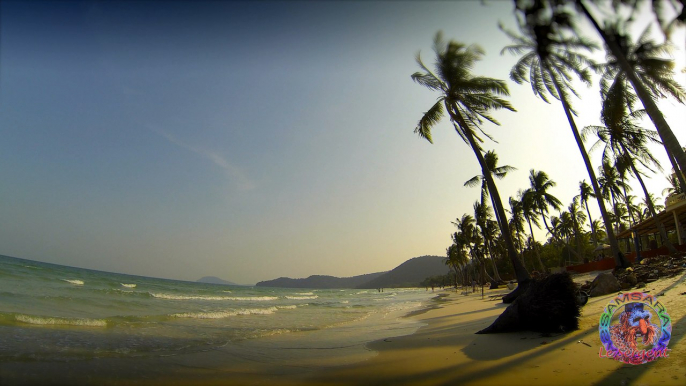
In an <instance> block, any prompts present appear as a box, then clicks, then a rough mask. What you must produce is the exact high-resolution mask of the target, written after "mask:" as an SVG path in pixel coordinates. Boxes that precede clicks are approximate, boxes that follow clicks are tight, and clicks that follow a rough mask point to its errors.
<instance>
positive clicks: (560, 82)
mask: <svg viewBox="0 0 686 386" xmlns="http://www.w3.org/2000/svg"><path fill="white" fill-rule="evenodd" d="M564 16H565V14H564V13H553V14H552V15H544V13H542V12H539V13H537V12H533V13H529V14H527V18H526V19H525V21H523V22H522V23H520V25H519V28H520V31H521V32H522V34H523V35H522V36H518V35H516V34H515V33H513V32H510V31H508V30H506V29H505V28H503V27H502V26H500V28H501V30H503V32H505V34H507V35H508V36H509V37H510V39H512V41H513V42H514V44H513V45H510V46H507V47H505V48H503V50H502V52H505V51H508V52H510V53H513V54H518V55H522V57H521V58H520V59H519V60H518V61H517V63H516V64H515V65H514V67H513V68H512V70H511V71H510V78H511V79H512V80H513V81H515V82H516V83H518V84H522V83H524V82H529V83H530V84H531V88H532V90H533V92H534V95H536V96H539V97H541V99H543V100H544V101H545V102H548V103H549V101H548V98H547V95H548V94H550V95H552V96H553V98H555V99H558V100H559V101H560V102H561V103H562V108H563V110H564V112H565V115H566V116H567V121H568V122H569V126H570V128H571V129H572V133H573V134H574V139H575V140H576V144H577V146H578V148H579V151H580V153H581V157H582V158H583V161H584V164H585V165H586V170H587V172H588V175H589V178H590V180H591V186H593V191H594V193H595V195H596V198H597V201H598V206H599V208H600V213H601V215H602V217H603V220H604V221H605V226H610V221H609V216H608V213H607V210H606V209H605V203H604V202H603V200H602V198H601V194H600V187H599V185H598V181H597V180H596V177H595V172H594V170H593V165H592V164H591V160H590V158H589V157H588V153H587V152H586V149H585V148H584V144H583V141H582V139H581V136H580V134H579V130H578V128H577V126H576V122H575V121H574V117H573V115H574V111H573V109H572V106H571V102H570V101H569V94H570V93H571V94H574V95H576V92H575V91H574V88H573V87H572V85H571V80H572V76H573V75H574V76H576V77H577V78H578V79H579V80H581V81H582V82H584V83H586V84H587V85H590V84H591V75H590V72H589V71H588V70H587V69H586V68H584V65H592V64H593V63H592V62H591V61H590V60H589V59H588V58H586V57H585V56H584V55H582V54H581V53H580V52H579V51H581V50H587V51H590V50H591V49H592V48H593V47H594V44H593V43H591V42H590V41H587V40H585V39H583V38H580V37H564V36H562V33H561V31H560V28H558V21H559V20H560V19H565V17H564ZM565 20H568V19H565ZM502 52H501V53H502ZM607 233H608V239H609V240H608V241H609V243H610V246H611V248H612V253H613V255H615V256H616V259H617V265H618V266H620V267H625V266H628V265H629V264H628V262H627V261H626V260H625V259H623V255H620V254H619V253H620V251H619V244H618V243H617V239H616V238H615V236H614V234H613V233H612V232H611V229H608V232H607Z"/></svg>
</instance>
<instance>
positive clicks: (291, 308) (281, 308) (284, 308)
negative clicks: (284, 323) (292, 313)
mask: <svg viewBox="0 0 686 386" xmlns="http://www.w3.org/2000/svg"><path fill="white" fill-rule="evenodd" d="M276 308H278V309H280V310H294V309H296V308H298V306H296V305H292V306H276Z"/></svg>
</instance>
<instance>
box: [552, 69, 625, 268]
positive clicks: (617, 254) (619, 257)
mask: <svg viewBox="0 0 686 386" xmlns="http://www.w3.org/2000/svg"><path fill="white" fill-rule="evenodd" d="M546 70H547V68H546ZM548 72H550V71H548ZM551 76H552V74H551ZM553 82H554V83H555V89H556V90H557V93H558V95H559V96H560V102H562V107H563V108H564V110H565V115H567V121H569V126H570V127H571V128H572V133H573V134H574V139H575V140H576V145H577V146H578V147H579V151H580V152H581V157H582V158H583V159H584V164H585V165H586V171H587V172H588V176H589V178H590V179H591V186H593V192H594V193H595V196H596V199H597V201H598V207H599V208H600V214H601V215H602V216H603V221H604V222H605V230H606V231H607V241H608V242H609V243H610V248H611V249H612V255H613V256H614V258H615V262H616V264H617V266H618V267H623V268H626V267H629V266H630V265H629V262H628V261H626V259H625V258H624V255H623V254H622V253H621V251H620V250H619V243H617V238H616V237H615V234H614V232H613V231H612V222H611V221H610V216H608V214H607V210H606V209H605V202H604V201H603V198H602V197H603V196H602V195H601V194H600V187H599V186H598V180H597V179H596V177H595V172H594V171H593V165H592V164H591V160H590V159H589V157H588V153H587V152H586V148H585V147H584V143H583V141H582V140H581V136H580V135H579V129H577V127H576V123H575V122H574V118H573V117H572V112H571V109H570V108H569V105H568V104H567V100H566V99H565V97H564V94H563V93H562V90H561V89H560V85H559V84H558V81H557V79H556V78H555V77H553Z"/></svg>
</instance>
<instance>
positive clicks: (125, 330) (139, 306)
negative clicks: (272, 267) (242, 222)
mask: <svg viewBox="0 0 686 386" xmlns="http://www.w3.org/2000/svg"><path fill="white" fill-rule="evenodd" d="M432 297H433V294H432V293H431V292H428V291H425V290H424V289H385V290H384V292H379V291H377V290H360V289H326V290H324V289H283V288H267V287H247V286H246V287H244V286H225V285H216V284H205V283H197V282H187V281H178V280H168V279H159V278H150V277H142V276H132V275H124V274H117V273H109V272H101V271H94V270H87V269H81V268H74V267H67V266H61V265H55V264H48V263H42V262H37V261H31V260H24V259H18V258H12V257H6V256H0V363H3V362H4V363H8V362H14V363H17V362H45V361H49V362H74V361H89V360H94V359H99V358H138V357H169V356H176V355H182V354H189V353H198V352H206V351H211V350H217V349H220V348H223V349H231V348H232V347H234V348H236V350H234V351H236V352H243V351H245V352H248V351H250V352H251V353H252V354H251V355H257V356H259V357H261V358H262V357H263V360H269V359H268V358H278V357H279V354H278V352H284V350H282V349H284V348H285V347H284V345H289V346H293V345H296V346H298V347H300V348H303V350H289V351H288V353H287V355H289V356H293V355H296V356H297V355H302V356H308V355H309V356H312V357H321V356H322V355H335V354H334V353H335V352H338V353H339V354H340V353H341V352H342V351H341V350H321V349H326V348H346V347H347V348H350V349H353V350H358V351H360V350H361V351H364V350H366V348H365V343H367V342H369V341H372V340H378V339H383V338H387V337H391V336H399V335H406V334H411V333H412V332H414V331H416V329H417V328H419V327H420V325H419V324H418V322H415V321H412V320H411V319H408V318H403V316H404V315H406V314H407V313H409V312H412V311H416V310H419V309H421V308H422V306H423V305H425V304H426V302H427V301H428V300H429V299H430V298H432ZM275 337H280V339H275ZM289 348H292V347H289ZM310 348H316V349H318V350H307V349H310ZM315 351H316V352H315ZM255 353H257V354H255ZM264 358H267V359H264ZM261 360H262V359H261Z"/></svg>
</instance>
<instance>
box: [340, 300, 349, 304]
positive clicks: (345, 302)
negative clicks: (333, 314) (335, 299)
mask: <svg viewBox="0 0 686 386" xmlns="http://www.w3.org/2000/svg"><path fill="white" fill-rule="evenodd" d="M341 303H343V304H348V303H350V302H349V301H347V300H343V301H342V302H341Z"/></svg>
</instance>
